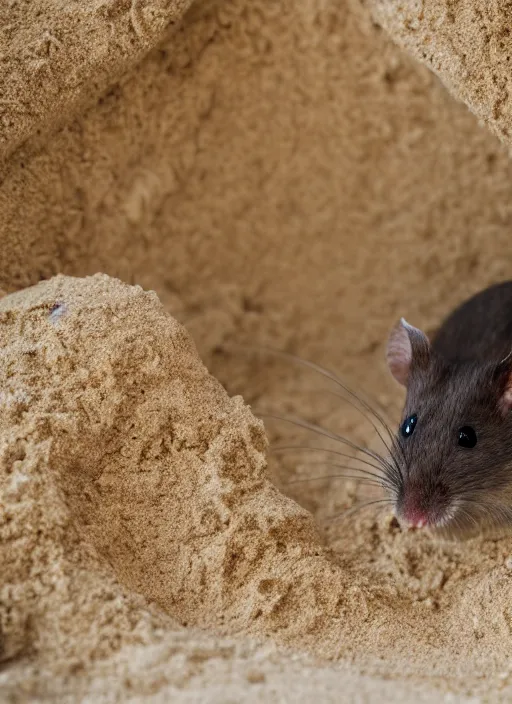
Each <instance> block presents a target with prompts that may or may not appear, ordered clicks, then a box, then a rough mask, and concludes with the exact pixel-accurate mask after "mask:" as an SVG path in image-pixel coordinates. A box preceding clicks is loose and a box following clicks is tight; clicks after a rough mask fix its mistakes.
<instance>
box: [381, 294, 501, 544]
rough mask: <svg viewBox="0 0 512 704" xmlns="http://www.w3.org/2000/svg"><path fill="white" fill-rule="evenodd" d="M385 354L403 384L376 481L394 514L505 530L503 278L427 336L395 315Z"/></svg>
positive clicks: (433, 524) (419, 523)
mask: <svg viewBox="0 0 512 704" xmlns="http://www.w3.org/2000/svg"><path fill="white" fill-rule="evenodd" d="M386 356H387V362H388V366H389V369H390V371H391V373H392V374H393V376H394V377H395V379H396V380H397V381H398V382H399V383H400V384H402V385H403V386H405V388H406V399H405V405H404V409H403V413H402V418H401V423H400V427H399V430H398V432H397V434H396V438H395V440H394V442H393V446H392V453H391V461H390V463H389V465H390V468H389V470H388V471H387V477H386V478H387V485H388V487H389V486H390V485H391V487H392V488H391V491H392V495H393V496H392V498H393V504H394V509H395V513H396V516H397V518H398V520H399V521H400V522H401V523H402V524H405V525H407V526H409V527H416V528H422V527H429V528H440V529H447V528H448V529H453V530H455V531H460V530H462V531H466V532H467V531H471V530H472V529H478V530H479V531H480V530H482V529H484V528H485V527H489V526H490V527H498V526H500V527H502V526H506V525H510V526H512V412H511V411H512V281H506V282H503V283H499V284H496V285H493V286H490V287H489V288H487V289H485V290H484V291H481V292H479V293H477V294H476V295H474V296H472V297H471V298H470V299H468V300H467V301H465V302H464V303H462V304H461V305H460V306H459V307H458V308H456V310H455V311H453V312H452V313H451V314H450V315H448V317H447V318H446V319H445V321H444V322H443V323H442V324H441V326H440V328H439V329H438V330H437V332H436V334H435V335H434V336H433V338H432V340H430V339H429V338H428V337H427V335H426V334H425V333H424V332H422V331H421V330H419V329H418V328H415V327H413V326H412V325H409V323H407V322H406V321H405V320H404V319H403V318H402V319H401V320H400V321H399V322H398V324H397V325H396V326H395V327H394V328H393V330H392V331H391V334H390V336H389V339H388V344H387V352H386Z"/></svg>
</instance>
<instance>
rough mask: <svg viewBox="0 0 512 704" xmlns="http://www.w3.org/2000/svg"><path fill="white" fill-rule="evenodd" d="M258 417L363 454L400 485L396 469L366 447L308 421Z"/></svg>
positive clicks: (268, 415)
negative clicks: (270, 419)
mask: <svg viewBox="0 0 512 704" xmlns="http://www.w3.org/2000/svg"><path fill="white" fill-rule="evenodd" d="M257 415H259V416H260V418H273V419H274V420H281V421H284V422H286V423H291V424H292V425H296V426H298V427H299V428H305V429H306V430H311V431H312V432H314V433H317V434H318V435H323V436H324V437H327V438H330V439H331V440H336V442H340V443H342V444H345V445H348V447H351V448H352V449H354V450H358V451H359V452H362V453H363V454H365V455H367V456H369V457H372V458H373V459H374V460H376V462H378V463H379V464H380V465H381V466H382V468H383V470H384V471H385V472H386V474H387V475H388V476H389V478H391V477H393V478H394V479H395V480H396V482H397V483H400V478H401V475H399V474H398V473H397V470H396V468H395V467H394V466H393V465H390V464H389V463H388V462H387V461H386V460H385V459H384V457H382V456H381V455H379V454H378V453H376V452H373V451H372V450H370V449H368V448H367V447H362V446H361V445H358V444H357V443H354V442H352V441H351V440H349V439H348V438H346V437H344V436H343V435H338V433H333V432H332V431H330V430H327V429H326V428H322V427H320V426H318V425H315V424H314V423H309V422H308V421H305V420H302V419H299V418H293V417H290V416H279V415H277V414H273V413H263V414H261V413H260V414H257Z"/></svg>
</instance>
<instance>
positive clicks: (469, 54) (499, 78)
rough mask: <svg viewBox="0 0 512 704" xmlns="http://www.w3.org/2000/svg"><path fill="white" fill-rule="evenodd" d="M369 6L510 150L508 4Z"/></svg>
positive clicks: (382, 1) (379, 0)
mask: <svg viewBox="0 0 512 704" xmlns="http://www.w3.org/2000/svg"><path fill="white" fill-rule="evenodd" d="M370 6H371V7H372V8H373V10H374V12H375V16H376V17H377V18H378V20H379V21H380V22H381V23H382V25H383V26H384V27H385V28H386V29H387V30H388V31H389V32H390V33H391V34H392V36H393V38H394V39H396V41H397V42H398V43H399V44H400V45H401V46H403V47H404V48H406V49H407V50H408V51H410V52H411V53H412V54H413V55H414V56H415V57H417V58H418V59H420V61H422V62H423V63H425V64H426V65H427V66H428V67H429V68H431V69H432V70H433V71H434V72H435V73H436V74H437V75H438V76H439V77H440V78H441V80H442V81H443V82H444V83H445V84H446V86H447V87H448V89H449V90H450V91H451V93H452V94H453V95H454V96H456V97H457V98H459V99H460V100H463V101H464V102H465V103H466V104H467V105H468V106H469V108H470V109H471V110H472V111H473V112H474V113H475V115H477V116H478V117H479V118H480V119H481V121H482V122H483V123H485V124H486V125H487V126H488V127H490V128H491V130H492V131H493V132H495V133H496V134H497V135H498V136H499V137H500V138H501V139H502V140H503V141H504V142H505V143H506V144H507V145H510V143H511V139H512V102H511V100H510V80H511V78H510V76H511V69H510V62H511V61H512V29H511V27H510V7H509V5H508V4H507V3H500V2H494V3H489V2H486V1H485V0H464V1H463V2H457V3H452V2H449V0H448V1H447V0H439V1H437V2H428V3H425V2H418V1H417V0H405V2H403V1H402V0H399V1H397V0H370Z"/></svg>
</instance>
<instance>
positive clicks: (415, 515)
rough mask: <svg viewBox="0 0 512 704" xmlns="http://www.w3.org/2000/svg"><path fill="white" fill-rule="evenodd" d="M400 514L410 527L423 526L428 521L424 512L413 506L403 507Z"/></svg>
mask: <svg viewBox="0 0 512 704" xmlns="http://www.w3.org/2000/svg"><path fill="white" fill-rule="evenodd" d="M402 515H403V517H404V520H405V521H406V523H407V525H409V526H410V527H411V528H424V527H425V526H426V525H427V523H428V516H427V514H426V512H425V511H422V510H421V509H418V508H415V507H405V508H404V510H403V512H402Z"/></svg>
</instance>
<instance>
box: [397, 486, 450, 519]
mask: <svg viewBox="0 0 512 704" xmlns="http://www.w3.org/2000/svg"><path fill="white" fill-rule="evenodd" d="M397 515H398V518H400V519H401V520H402V522H403V523H405V524H406V525H407V526H409V527H410V528H424V527H425V526H436V525H440V524H442V523H444V522H445V521H446V520H447V519H448V518H449V515H450V503H449V500H448V497H447V492H446V489H445V488H444V487H443V486H442V485H440V484H439V485H437V486H435V487H432V488H431V489H426V488H424V487H419V486H414V485H410V486H406V487H405V488H404V491H403V495H402V496H401V497H400V499H399V501H398V504H397Z"/></svg>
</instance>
